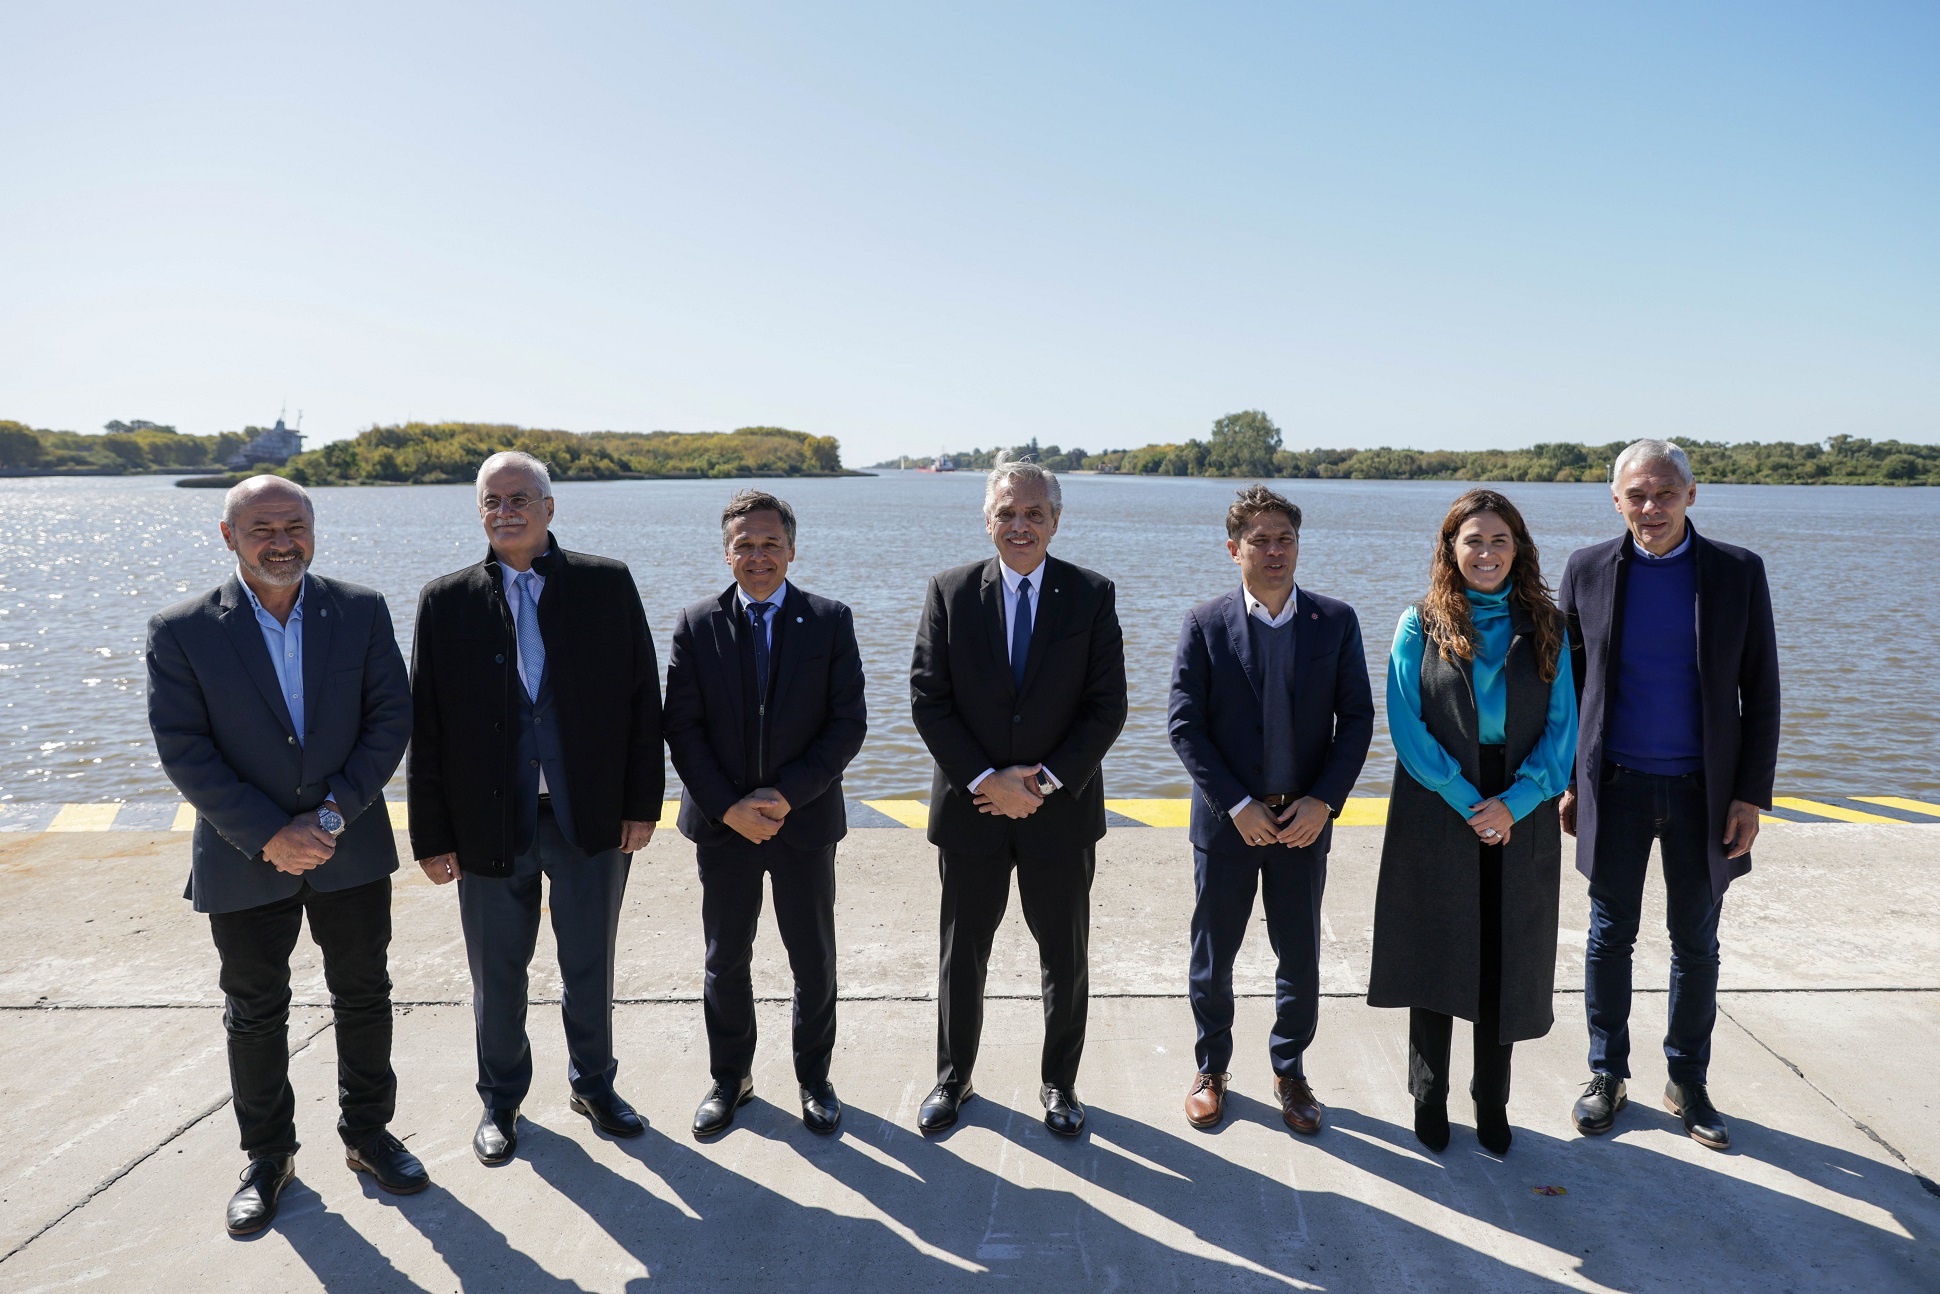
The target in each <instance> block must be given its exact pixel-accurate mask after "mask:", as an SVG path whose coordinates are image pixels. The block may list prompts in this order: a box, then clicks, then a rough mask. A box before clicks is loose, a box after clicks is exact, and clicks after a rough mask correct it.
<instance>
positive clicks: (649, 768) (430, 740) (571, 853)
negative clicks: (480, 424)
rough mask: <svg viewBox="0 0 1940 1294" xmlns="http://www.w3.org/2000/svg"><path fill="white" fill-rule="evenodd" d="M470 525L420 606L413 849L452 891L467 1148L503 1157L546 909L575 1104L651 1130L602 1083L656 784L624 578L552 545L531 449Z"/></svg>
mask: <svg viewBox="0 0 1940 1294" xmlns="http://www.w3.org/2000/svg"><path fill="white" fill-rule="evenodd" d="M478 516H479V520H480V522H481V523H482V524H483V526H484V529H485V539H486V542H487V543H488V544H489V545H490V547H489V548H488V549H487V550H486V553H485V557H484V559H483V560H482V561H480V562H478V563H477V564H475V565H472V566H468V567H466V568H465V569H463V570H460V571H454V572H452V573H451V574H449V575H445V576H441V577H439V578H438V579H435V580H433V581H432V582H431V583H430V584H427V585H426V586H425V588H424V592H423V594H421V595H420V597H419V599H418V627H417V636H416V638H415V640H414V642H413V645H412V652H411V694H412V701H413V707H414V712H415V713H414V723H413V727H412V732H411V756H410V761H409V763H408V764H407V766H406V768H407V772H406V786H407V789H408V793H409V796H410V803H411V850H412V854H413V855H414V856H415V857H416V858H417V860H418V865H419V866H420V867H422V868H423V869H424V873H425V875H426V876H428V877H430V878H431V880H432V881H433V882H434V883H436V884H439V885H445V884H449V883H450V882H452V881H456V882H457V883H458V910H459V915H460V920H461V921H462V923H463V925H464V930H465V952H466V957H467V960H468V961H469V962H470V965H471V976H472V1017H473V1020H474V1023H475V1024H476V1027H477V1037H478V1095H479V1098H480V1099H481V1100H482V1101H483V1102H484V1107H485V1109H484V1113H483V1114H482V1115H481V1117H480V1118H479V1121H478V1127H477V1129H476V1130H475V1131H474V1132H473V1134H472V1152H473V1153H474V1154H475V1155H477V1156H478V1159H479V1161H480V1162H481V1163H484V1164H488V1165H496V1164H502V1163H504V1162H505V1161H506V1160H508V1159H510V1158H511V1157H512V1154H513V1152H514V1151H515V1150H516V1149H517V1147H518V1140H519V1136H518V1118H519V1106H520V1103H521V1102H523V1101H524V1100H525V1096H526V1092H527V1090H528V1089H529V1088H530V1087H531V1085H532V1047H531V1044H530V1043H529V1042H528V1041H527V1039H526V1032H525V1007H526V982H527V969H528V967H530V965H531V963H532V951H533V948H534V946H535V944H536V943H537V942H538V937H539V914H540V911H541V909H542V907H550V909H551V912H552V931H553V936H554V938H555V939H556V940H557V942H558V947H559V971H560V977H561V979H562V980H563V981H564V989H565V992H564V1001H563V1003H562V1005H561V1009H560V1013H561V1015H562V1016H563V1017H564V1022H565V1029H566V1055H567V1060H568V1065H567V1071H566V1076H567V1080H568V1082H569V1083H570V1085H571V1088H572V1094H571V1096H570V1097H569V1104H570V1105H571V1107H572V1108H573V1110H575V1111H577V1112H578V1113H580V1114H583V1115H585V1116H586V1117H587V1118H589V1119H591V1120H592V1121H593V1123H594V1124H595V1125H596V1126H598V1127H599V1128H601V1129H603V1130H604V1131H606V1132H608V1133H610V1134H612V1135H613V1136H616V1137H637V1136H639V1135H640V1134H641V1133H643V1132H645V1131H646V1125H645V1124H643V1123H642V1122H641V1121H640V1116H639V1115H638V1114H636V1113H634V1110H633V1107H632V1106H631V1105H629V1104H627V1102H626V1101H625V1100H624V1099H623V1098H621V1097H620V1095H619V1094H618V1093H617V1092H615V1091H614V1090H613V1075H614V1072H615V1070H616V1069H617V1068H618V1065H617V1062H615V1060H614V1059H613V960H614V946H615V943H616V940H617V939H618V936H619V929H620V905H621V902H622V900H623V899H624V898H625V896H626V881H627V873H628V871H629V868H630V863H631V859H632V856H633V854H634V853H636V852H638V851H639V850H641V849H644V848H646V845H647V841H648V840H649V839H651V838H652V836H653V829H654V824H655V823H657V822H658V821H659V820H660V804H661V798H660V797H661V794H662V792H663V791H664V790H665V778H666V775H665V773H664V772H663V771H662V767H661V759H660V676H659V671H658V667H657V666H656V664H655V660H654V651H653V637H652V635H651V634H649V633H648V632H647V616H646V611H645V610H644V609H643V608H642V607H641V605H640V591H639V590H638V589H637V588H635V587H634V583H633V575H632V573H631V572H630V571H628V570H627V568H626V565H625V564H624V563H622V562H617V561H614V560H612V559H611V558H607V557H592V556H588V555H587V554H585V553H575V552H571V551H569V550H567V549H565V548H561V547H560V546H559V544H558V543H557V542H556V541H555V540H554V538H553V535H552V531H551V530H550V529H549V524H550V522H551V521H552V516H553V498H552V478H551V476H550V475H549V474H548V472H547V471H546V466H545V464H543V463H541V462H540V461H539V460H538V459H536V458H533V457H532V456H531V455H530V454H522V453H517V452H507V453H501V454H494V455H492V456H491V457H490V458H488V459H486V460H485V462H484V463H483V464H482V465H481V466H480V467H479V469H478ZM541 877H544V878H545V879H546V880H547V881H549V882H550V889H551V893H550V895H549V896H542V895H541V892H540V891H541V888H542V881H541Z"/></svg>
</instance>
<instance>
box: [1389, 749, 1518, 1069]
mask: <svg viewBox="0 0 1940 1294" xmlns="http://www.w3.org/2000/svg"><path fill="white" fill-rule="evenodd" d="M1480 763H1481V767H1480V769H1479V770H1478V771H1479V772H1480V773H1481V774H1482V785H1481V787H1480V788H1479V789H1480V790H1481V792H1482V794H1483V795H1500V794H1501V793H1502V792H1503V791H1504V790H1505V789H1507V787H1508V785H1509V782H1508V780H1507V777H1506V776H1505V772H1506V770H1505V767H1504V765H1505V763H1506V759H1505V757H1504V751H1503V748H1502V747H1500V746H1484V747H1482V748H1481V760H1480ZM1510 834H1511V835H1514V834H1515V833H1514V831H1513V830H1512V831H1511V832H1510ZM1476 850H1477V853H1478V855H1479V862H1480V865H1479V867H1478V869H1477V870H1478V872H1479V873H1480V884H1481V887H1482V893H1481V908H1482V912H1481V915H1482V922H1481V968H1480V969H1481V981H1480V982H1481V987H1482V991H1481V1000H1480V1002H1479V1003H1478V1004H1477V1009H1476V1013H1475V1029H1474V1034H1475V1075H1474V1077H1473V1079H1471V1080H1470V1083H1469V1095H1470V1096H1472V1097H1474V1098H1475V1103H1476V1104H1477V1105H1480V1106H1502V1105H1507V1104H1508V1103H1509V1062H1510V1058H1511V1056H1512V1055H1513V1053H1514V1052H1515V1044H1514V1043H1508V1042H1502V1041H1500V1038H1501V1035H1502V846H1501V845H1484V844H1482V843H1481V842H1480V841H1477V842H1476ZM1454 1031H1455V1018H1454V1017H1453V1016H1447V1015H1443V1014H1441V1013H1440V1012H1438V1011H1424V1010H1422V1009H1421V1008H1420V1007H1413V1008H1411V1009H1410V1010H1409V1012H1408V1091H1409V1092H1410V1093H1412V1094H1413V1095H1414V1098H1415V1100H1416V1101H1417V1102H1420V1103H1422V1104H1428V1105H1440V1104H1444V1103H1446V1102H1447V1100H1448V1060H1449V1049H1450V1047H1451V1045H1452V1043H1453V1041H1454Z"/></svg>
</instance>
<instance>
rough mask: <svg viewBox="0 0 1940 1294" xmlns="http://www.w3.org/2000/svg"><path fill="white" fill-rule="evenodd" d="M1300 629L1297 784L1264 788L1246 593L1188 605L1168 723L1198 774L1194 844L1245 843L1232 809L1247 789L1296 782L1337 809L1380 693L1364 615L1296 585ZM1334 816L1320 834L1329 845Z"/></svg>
mask: <svg viewBox="0 0 1940 1294" xmlns="http://www.w3.org/2000/svg"><path fill="white" fill-rule="evenodd" d="M1295 596H1296V597H1298V598H1299V607H1298V610H1296V611H1295V613H1294V620H1295V624H1294V630H1293V675H1294V682H1293V705H1294V713H1293V727H1294V739H1293V767H1294V776H1295V779H1296V782H1297V785H1295V786H1294V787H1291V788H1289V787H1284V786H1280V787H1274V786H1267V785H1265V784H1264V783H1263V781H1262V780H1261V769H1262V768H1263V767H1264V765H1265V760H1266V747H1265V729H1264V726H1263V725H1262V722H1261V718H1260V706H1261V700H1260V698H1261V695H1262V691H1263V687H1264V683H1265V680H1264V679H1263V678H1262V677H1261V675H1260V668H1259V666H1258V665H1257V664H1256V663H1255V661H1254V659H1253V636H1252V635H1251V634H1250V633H1248V632H1247V627H1246V596H1245V593H1244V592H1243V591H1242V590H1240V589H1234V590H1233V591H1232V592H1230V593H1227V594H1225V595H1223V596H1221V597H1216V598H1214V599H1213V600H1212V601H1210V602H1202V603H1200V604H1199V605H1198V606H1196V607H1194V608H1193V609H1192V610H1190V611H1188V612H1186V623H1185V627H1184V628H1183V629H1182V630H1181V631H1180V633H1179V650H1178V653H1177V654H1176V656H1175V657H1174V658H1173V662H1172V703H1171V709H1170V714H1169V724H1168V731H1169V733H1170V734H1171V737H1172V749H1174V750H1176V751H1178V752H1179V760H1180V762H1181V763H1183V764H1184V765H1185V766H1186V772H1187V773H1188V774H1189V775H1190V776H1191V777H1192V784H1193V787H1194V789H1195V790H1197V791H1198V794H1197V795H1195V796H1193V797H1192V831H1191V836H1192V843H1193V844H1195V845H1197V846H1198V847H1200V848H1201V849H1232V850H1241V849H1245V848H1246V842H1245V841H1243V840H1241V839H1240V836H1239V830H1238V829H1237V828H1236V827H1234V826H1233V820H1232V819H1231V818H1230V817H1228V816H1227V810H1229V809H1231V808H1232V807H1233V806H1234V805H1235V804H1238V803H1239V802H1240V801H1241V800H1243V799H1245V798H1246V797H1247V796H1249V795H1250V796H1252V797H1253V798H1254V799H1259V798H1261V797H1263V796H1266V795H1270V794H1275V793H1277V792H1280V791H1285V790H1289V789H1291V790H1294V791H1296V792H1297V793H1298V794H1301V795H1311V796H1313V797H1315V798H1316V799H1320V800H1325V801H1326V802H1327V805H1328V807H1329V808H1331V809H1332V810H1333V816H1334V817H1339V816H1340V811H1341V810H1342V809H1343V808H1344V807H1346V804H1347V793H1348V792H1349V791H1351V790H1353V789H1354V779H1355V778H1357V777H1359V776H1360V775H1361V765H1362V764H1364V763H1366V762H1367V748H1368V743H1369V742H1370V741H1372V740H1373V739H1374V693H1373V691H1372V689H1371V688H1370V687H1369V685H1368V681H1367V653H1366V651H1365V649H1364V648H1363V647H1362V645H1361V622H1360V620H1359V619H1358V618H1357V617H1356V616H1355V614H1354V608H1353V607H1350V606H1348V605H1347V604H1346V603H1345V602H1339V601H1336V600H1335V599H1333V598H1329V597H1323V596H1321V595H1320V594H1317V593H1309V592H1308V591H1307V590H1305V589H1299V590H1297V591H1296V594H1295ZM1333 831H1334V828H1333V824H1332V823H1331V822H1330V823H1329V824H1328V825H1327V827H1326V828H1325V829H1324V830H1323V831H1322V832H1321V834H1320V838H1319V839H1318V840H1316V841H1315V842H1314V844H1315V847H1316V848H1318V849H1320V850H1322V851H1325V850H1326V849H1327V847H1328V845H1329V844H1330V843H1331V842H1332V840H1333Z"/></svg>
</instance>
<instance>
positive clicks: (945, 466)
mask: <svg viewBox="0 0 1940 1294" xmlns="http://www.w3.org/2000/svg"><path fill="white" fill-rule="evenodd" d="M916 470H917V471H919V472H954V471H956V470H957V465H956V464H955V463H953V462H951V461H950V456H949V455H948V454H938V455H937V456H936V462H935V463H934V464H933V465H931V466H929V467H919V468H917V469H916Z"/></svg>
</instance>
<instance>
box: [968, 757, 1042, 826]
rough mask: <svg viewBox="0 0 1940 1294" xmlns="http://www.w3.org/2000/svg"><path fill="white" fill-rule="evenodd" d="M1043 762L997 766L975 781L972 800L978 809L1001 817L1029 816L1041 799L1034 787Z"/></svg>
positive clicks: (1035, 809) (1039, 792)
mask: <svg viewBox="0 0 1940 1294" xmlns="http://www.w3.org/2000/svg"><path fill="white" fill-rule="evenodd" d="M1043 767H1044V765H1042V764H1012V765H1011V766H1010V767H1009V768H1000V769H997V770H996V771H995V772H993V773H991V774H990V776H988V777H986V778H984V780H983V781H981V782H979V783H977V792H976V795H975V796H974V797H973V801H974V803H975V804H976V806H977V812H979V813H990V814H995V815H997V816H998V817H1003V818H1028V817H1030V816H1031V815H1032V814H1033V813H1036V812H1037V810H1038V806H1039V805H1041V804H1043V803H1044V794H1043V792H1041V791H1039V790H1038V789H1037V773H1038V770H1039V769H1041V768H1043Z"/></svg>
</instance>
